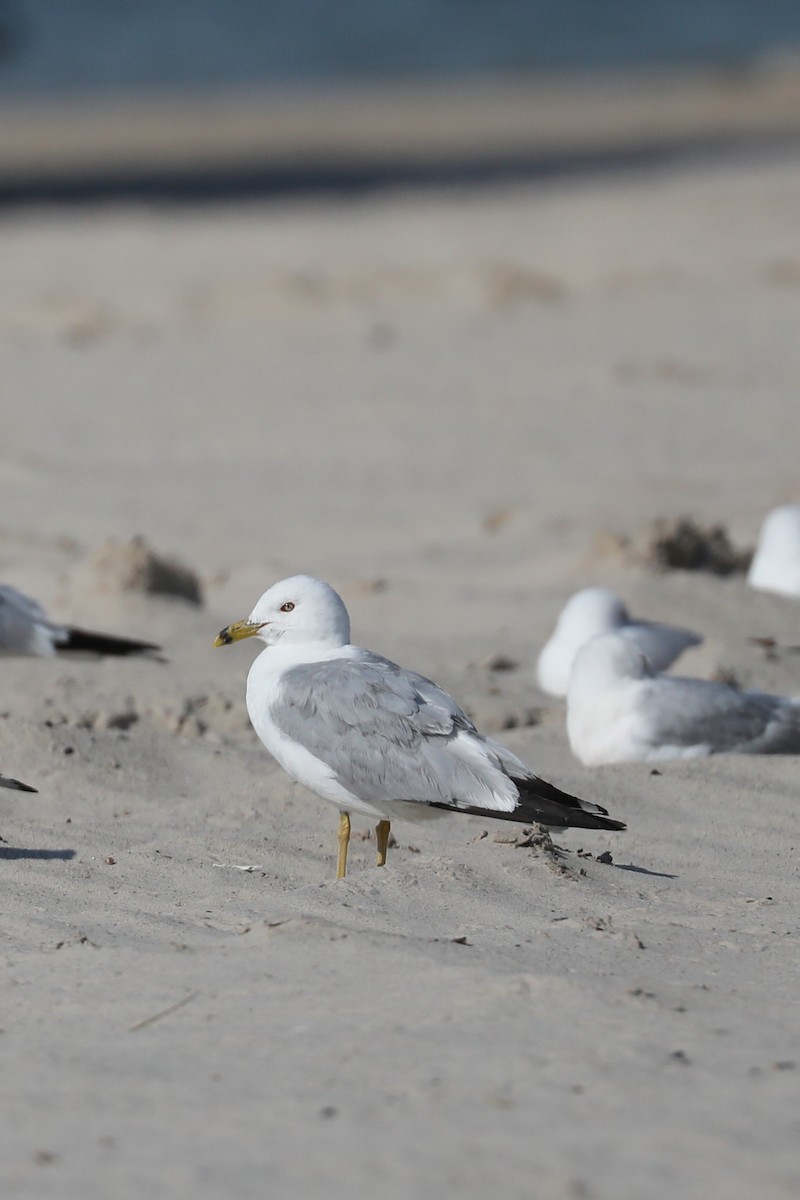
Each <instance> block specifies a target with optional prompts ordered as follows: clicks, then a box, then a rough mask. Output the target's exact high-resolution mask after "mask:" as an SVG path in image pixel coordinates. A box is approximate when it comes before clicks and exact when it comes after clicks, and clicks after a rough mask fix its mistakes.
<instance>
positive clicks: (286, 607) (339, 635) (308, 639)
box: [214, 575, 350, 649]
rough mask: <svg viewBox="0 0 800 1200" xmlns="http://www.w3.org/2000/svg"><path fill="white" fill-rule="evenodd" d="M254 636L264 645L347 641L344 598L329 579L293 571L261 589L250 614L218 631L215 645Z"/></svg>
mask: <svg viewBox="0 0 800 1200" xmlns="http://www.w3.org/2000/svg"><path fill="white" fill-rule="evenodd" d="M247 637H257V638H259V639H260V640H261V641H262V642H264V644H265V645H267V646H277V645H280V646H299V645H319V646H324V647H325V648H327V649H334V648H335V647H337V646H346V645H347V644H348V643H349V641H350V618H349V617H348V615H347V609H346V608H345V606H344V601H343V600H342V598H341V596H340V595H339V593H338V592H335V591H334V590H333V588H332V587H331V586H330V584H329V583H324V582H323V581H322V580H321V579H315V578H314V577H313V576H312V575H293V576H292V577H291V579H282V580H281V582H280V583H275V584H273V586H272V587H271V588H270V589H269V591H266V592H264V595H263V596H262V597H261V599H260V600H259V601H258V603H257V604H256V606H255V608H254V609H253V611H252V612H251V613H250V616H249V617H248V618H247V619H246V620H245V621H237V622H235V624H233V625H228V626H226V628H225V629H223V630H222V631H221V633H220V634H219V636H218V637H217V639H216V641H215V642H214V645H215V646H228V645H230V644H231V642H238V641H241V639H242V638H247Z"/></svg>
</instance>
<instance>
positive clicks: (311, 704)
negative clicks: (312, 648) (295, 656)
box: [270, 651, 502, 804]
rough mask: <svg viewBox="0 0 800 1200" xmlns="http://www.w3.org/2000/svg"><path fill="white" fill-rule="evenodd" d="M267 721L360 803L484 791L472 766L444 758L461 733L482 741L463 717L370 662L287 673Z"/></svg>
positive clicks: (422, 685) (413, 680)
mask: <svg viewBox="0 0 800 1200" xmlns="http://www.w3.org/2000/svg"><path fill="white" fill-rule="evenodd" d="M270 713H271V716H272V719H273V720H274V721H275V722H276V724H277V725H278V726H279V727H280V729H281V730H282V731H283V732H284V733H285V734H286V735H287V736H288V737H290V738H292V740H294V741H297V742H300V743H301V744H302V745H304V746H306V747H307V748H308V749H309V750H310V751H311V753H312V754H314V755H315V757H317V758H319V759H321V761H322V762H324V763H326V764H327V765H328V766H329V767H330V768H331V769H332V771H333V772H334V774H335V776H336V778H337V780H338V781H339V782H340V783H341V784H342V786H343V787H346V788H347V789H348V791H351V792H353V794H354V795H356V796H358V797H359V798H360V799H363V800H365V801H370V800H385V801H392V800H414V801H420V802H422V803H427V804H435V803H439V804H450V803H452V802H453V801H454V800H456V799H457V798H459V797H463V798H464V799H468V798H469V797H472V798H474V797H475V795H476V793H477V792H479V791H482V790H484V789H485V788H486V787H487V784H486V783H485V782H484V783H483V784H482V785H481V783H480V782H479V779H478V778H477V775H478V773H479V768H480V764H479V763H477V762H476V763H475V764H472V765H471V766H467V765H466V764H465V763H463V762H461V761H460V760H459V759H458V758H457V757H456V756H454V755H453V754H451V753H448V751H447V747H448V744H449V743H451V742H452V741H453V739H455V738H456V737H457V736H458V734H459V733H461V732H464V733H468V734H470V735H472V736H473V737H474V738H475V739H476V740H477V741H479V742H481V741H482V739H480V735H479V734H478V733H477V731H476V730H475V727H474V725H473V724H472V722H471V721H470V719H469V717H468V716H467V715H466V713H465V712H463V711H462V709H460V708H459V706H458V705H457V704H456V703H455V701H454V700H452V699H451V698H450V696H448V695H447V693H446V692H443V691H442V689H441V688H439V687H437V686H436V684H435V683H432V682H431V681H430V680H429V679H425V678H424V677H423V676H422V675H416V674H415V673H414V672H412V671H405V670H403V669H402V668H401V667H398V666H397V665H396V664H395V663H392V662H389V661H388V660H387V659H384V658H381V657H380V656H379V655H377V654H370V653H368V652H367V651H364V652H363V653H362V654H361V656H360V657H358V658H355V659H352V658H337V659H332V660H329V661H325V662H318V663H307V664H302V665H300V666H297V667H292V668H291V669H290V670H288V671H287V672H286V673H285V675H284V676H283V679H282V686H281V689H280V694H279V697H278V699H277V700H276V702H275V703H274V704H273V705H272V707H271V709H270ZM488 754H489V756H490V758H493V759H495V762H496V764H497V770H498V771H500V770H502V768H501V767H500V764H499V762H497V759H496V756H495V755H494V754H493V753H492V751H488ZM487 765H488V764H487ZM488 773H489V772H488V771H487V774H488Z"/></svg>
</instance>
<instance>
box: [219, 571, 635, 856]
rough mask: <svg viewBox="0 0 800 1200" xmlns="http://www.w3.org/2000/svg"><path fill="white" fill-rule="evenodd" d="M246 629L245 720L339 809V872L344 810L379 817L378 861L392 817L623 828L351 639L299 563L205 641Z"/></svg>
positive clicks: (342, 614)
mask: <svg viewBox="0 0 800 1200" xmlns="http://www.w3.org/2000/svg"><path fill="white" fill-rule="evenodd" d="M247 637H257V638H259V639H260V640H261V641H262V642H264V644H265V646H266V649H265V650H262V652H261V654H260V655H259V656H258V658H257V659H256V660H255V662H254V663H253V665H252V667H251V668H250V673H249V675H248V678H247V711H248V713H249V714H250V720H251V721H252V723H253V727H254V728H255V731H256V733H257V734H258V736H259V737H260V738H261V741H262V742H263V743H264V745H265V746H266V748H267V749H268V750H269V751H270V753H271V754H272V755H273V756H274V757H275V758H276V759H277V761H278V762H279V763H280V765H281V766H282V767H283V768H284V770H285V771H287V772H288V773H289V774H290V775H291V776H292V777H293V778H294V779H296V780H298V782H300V783H302V784H304V785H305V786H306V787H307V788H309V789H310V790H311V791H312V792H316V793H317V795H318V796H322V797H323V798H324V799H326V800H330V801H332V802H333V803H334V804H335V805H336V806H337V808H338V809H339V810H340V819H339V859H338V866H337V878H338V879H341V878H342V877H343V876H344V875H345V873H346V869H347V846H348V842H349V838H350V814H351V813H358V814H360V815H363V816H366V817H369V818H370V819H371V820H373V821H376V822H377V829H376V833H377V845H378V865H379V866H383V865H384V863H385V862H386V852H387V847H388V842H389V831H390V821H391V820H393V819H394V818H396V817H401V818H410V819H412V820H413V819H419V818H421V817H426V816H427V817H431V816H439V815H442V814H443V813H447V812H451V813H459V812H460V813H468V814H472V815H477V816H481V817H484V818H485V817H498V818H500V819H501V820H506V821H521V822H525V823H528V824H530V823H531V822H534V821H538V822H541V823H542V824H544V825H548V826H550V827H552V828H557V829H564V828H566V827H568V826H579V827H581V828H585V829H607V830H619V829H624V828H625V826H624V825H623V824H622V823H621V822H620V821H614V820H611V819H610V818H609V817H608V815H607V813H606V810H605V809H604V808H600V806H599V805H596V804H590V803H588V802H585V801H582V800H578V799H577V798H576V797H574V796H570V795H568V794H567V793H566V792H562V791H559V789H558V788H556V787H553V785H552V784H549V783H547V782H546V781H545V780H543V779H540V778H539V777H538V776H537V775H536V774H534V772H533V771H531V770H530V768H529V767H527V766H525V764H524V763H523V762H521V761H520V759H518V758H517V757H516V755H514V754H512V753H511V752H510V751H509V750H506V749H505V748H504V747H503V746H501V745H499V744H498V743H497V742H494V741H492V740H491V738H487V737H483V736H482V735H481V734H480V733H478V731H477V729H476V728H475V726H474V725H473V724H472V722H471V721H470V719H469V717H468V716H467V715H466V713H464V712H463V711H462V710H461V709H460V708H459V706H458V705H457V704H456V702H455V701H454V700H452V699H451V697H450V696H448V695H447V693H446V692H443V691H442V690H441V688H438V687H437V686H436V684H435V683H431V681H430V680H429V679H425V678H424V677H423V676H422V675H416V674H415V673H414V672H412V671H406V670H403V668H402V667H398V666H397V665H396V664H395V663H393V662H389V660H388V659H385V658H381V657H380V655H377V654H372V653H370V651H369V650H362V649H360V648H359V647H358V646H353V645H351V644H350V620H349V617H348V615H347V609H346V608H345V606H344V603H343V601H342V599H341V597H340V596H339V595H338V594H337V593H336V592H335V591H334V590H333V588H332V587H330V585H329V584H327V583H323V582H322V581H321V580H319V579H314V578H312V577H311V576H309V575H297V576H294V577H293V578H291V579H285V580H283V581H282V582H281V583H276V584H275V585H274V587H271V588H270V589H269V591H267V592H265V593H264V595H263V596H262V597H261V599H260V600H259V601H258V603H257V604H256V606H255V608H254V609H253V611H252V613H251V614H250V616H249V617H248V618H247V620H245V621H238V622H236V624H234V625H228V626H227V627H226V628H225V629H223V630H222V632H221V633H220V634H219V636H218V637H217V639H216V641H215V643H214V644H215V645H217V646H224V645H229V644H230V643H231V642H237V641H239V640H241V639H242V638H247Z"/></svg>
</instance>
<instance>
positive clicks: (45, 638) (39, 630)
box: [0, 584, 64, 656]
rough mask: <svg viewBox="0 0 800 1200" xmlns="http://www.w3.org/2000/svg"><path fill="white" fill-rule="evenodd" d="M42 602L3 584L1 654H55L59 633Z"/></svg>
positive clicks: (0, 614) (0, 588)
mask: <svg viewBox="0 0 800 1200" xmlns="http://www.w3.org/2000/svg"><path fill="white" fill-rule="evenodd" d="M62 633H64V631H63V630H60V629H59V627H58V626H57V625H51V623H50V622H49V621H48V619H47V614H46V613H45V611H44V609H43V608H42V606H41V604H37V602H36V601H35V600H33V599H31V597H30V596H26V595H25V594H24V593H23V592H18V591H17V589H16V588H13V587H9V585H8V584H0V654H34V655H37V656H42V655H51V654H54V653H55V644H56V641H57V639H58V636H59V634H62Z"/></svg>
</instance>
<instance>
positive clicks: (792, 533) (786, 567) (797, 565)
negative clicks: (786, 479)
mask: <svg viewBox="0 0 800 1200" xmlns="http://www.w3.org/2000/svg"><path fill="white" fill-rule="evenodd" d="M747 581H748V583H749V584H750V586H751V587H754V588H762V589H764V590H765V591H768V592H780V593H782V594H783V595H785V596H800V504H784V505H783V506H782V507H781V508H774V509H773V510H772V512H771V513H769V514H768V515H767V517H766V519H765V521H764V524H763V525H762V526H761V533H760V534H759V537H758V547H757V549H756V552H755V555H754V557H753V562H752V564H751V566H750V572H749V574H748V576H747Z"/></svg>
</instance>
